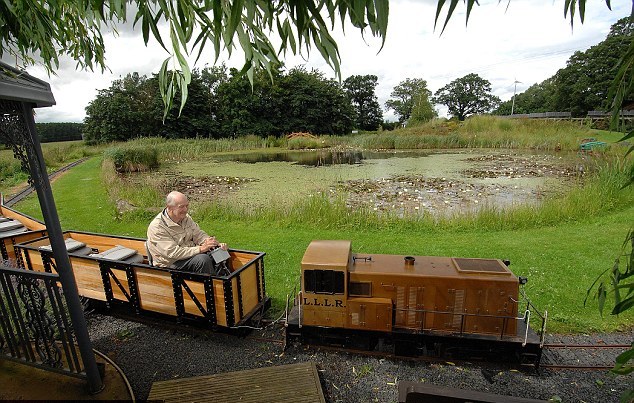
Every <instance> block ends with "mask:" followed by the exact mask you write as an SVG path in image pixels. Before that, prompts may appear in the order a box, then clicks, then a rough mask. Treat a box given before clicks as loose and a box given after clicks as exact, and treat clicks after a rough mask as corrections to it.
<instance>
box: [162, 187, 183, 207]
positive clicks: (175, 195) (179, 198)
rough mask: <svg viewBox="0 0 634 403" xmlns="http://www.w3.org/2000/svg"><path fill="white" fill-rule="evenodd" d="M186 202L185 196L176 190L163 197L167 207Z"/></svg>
mask: <svg viewBox="0 0 634 403" xmlns="http://www.w3.org/2000/svg"><path fill="white" fill-rule="evenodd" d="M186 203H187V196H185V195H184V194H182V193H181V192H179V191H176V190H174V191H171V192H169V194H168V195H167V197H165V205H166V206H167V207H176V206H178V205H179V204H181V205H182V204H186Z"/></svg>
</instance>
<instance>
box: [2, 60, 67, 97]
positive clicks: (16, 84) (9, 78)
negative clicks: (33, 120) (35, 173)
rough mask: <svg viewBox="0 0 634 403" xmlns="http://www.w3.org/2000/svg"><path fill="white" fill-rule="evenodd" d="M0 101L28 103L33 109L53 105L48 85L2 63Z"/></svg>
mask: <svg viewBox="0 0 634 403" xmlns="http://www.w3.org/2000/svg"><path fill="white" fill-rule="evenodd" d="M0 99H6V100H10V101H18V102H26V103H30V104H33V107H34V108H41V107H46V106H52V105H55V97H54V96H53V93H52V92H51V86H50V84H49V83H47V82H46V81H42V80H40V79H39V78H35V77H33V76H32V75H30V74H29V73H27V72H26V71H22V70H20V69H17V68H15V67H13V66H11V65H9V64H6V63H3V62H0Z"/></svg>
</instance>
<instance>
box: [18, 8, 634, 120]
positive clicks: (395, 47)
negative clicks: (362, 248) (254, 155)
mask: <svg viewBox="0 0 634 403" xmlns="http://www.w3.org/2000/svg"><path fill="white" fill-rule="evenodd" d="M536 3H539V4H536ZM617 3H618V4H617ZM628 3H629V4H628ZM480 4H481V5H480V6H476V7H474V9H473V11H472V13H471V16H470V20H469V24H468V25H467V26H466V25H465V13H464V12H465V8H464V5H462V3H461V5H460V6H459V7H458V9H456V12H455V15H454V16H453V17H452V19H451V21H450V22H449V24H448V25H447V28H446V30H445V32H444V33H443V34H442V35H440V30H441V27H442V22H443V21H441V24H440V26H439V27H438V28H437V29H436V30H435V31H434V16H435V9H436V0H424V1H415V0H393V1H391V2H390V21H389V27H388V34H387V38H386V41H385V46H384V48H383V49H382V50H381V52H380V53H378V54H377V52H378V51H379V49H380V45H381V44H380V41H379V40H377V39H376V38H374V37H372V36H371V35H370V34H369V33H367V34H366V36H365V39H364V38H362V37H361V35H360V33H359V32H358V30H356V29H354V27H352V26H347V27H346V33H345V35H344V34H343V33H342V32H341V31H342V30H341V29H340V28H339V27H336V29H335V32H334V34H333V35H334V37H335V39H336V40H337V42H338V44H339V49H340V53H341V59H342V60H341V72H342V78H344V79H345V78H346V77H348V76H350V75H353V74H361V75H363V74H375V75H376V76H377V77H378V78H379V84H378V86H377V96H378V98H379V103H380V104H381V106H383V105H384V103H385V101H386V100H387V99H388V98H389V96H390V93H391V91H392V89H393V88H394V86H396V85H397V84H398V83H400V82H401V81H403V80H405V79H406V78H423V79H425V80H427V82H428V87H429V89H430V90H431V91H436V90H438V89H439V88H440V87H442V86H444V85H446V84H447V83H449V82H450V81H452V80H454V79H456V78H459V77H462V76H464V75H466V74H469V73H477V74H479V75H480V76H481V77H483V78H485V79H487V80H489V81H490V82H491V84H492V88H493V92H494V94H495V95H497V96H499V97H500V98H501V99H502V100H508V99H510V98H511V97H512V95H513V87H514V84H513V83H514V81H515V80H518V81H520V82H521V83H518V84H517V92H521V91H524V90H525V89H527V88H528V87H529V86H531V85H533V84H535V83H538V82H541V81H543V80H545V79H546V78H548V77H550V76H552V75H553V74H555V73H556V72H557V70H558V69H560V68H563V67H565V63H566V60H567V59H568V58H569V57H570V56H571V55H572V53H574V52H575V51H583V50H586V49H587V48H589V47H590V46H592V45H595V44H597V43H599V42H600V41H602V40H603V39H605V36H606V35H607V33H608V32H609V29H610V26H611V25H612V24H613V23H614V22H616V21H617V20H618V19H619V18H622V17H624V16H627V15H629V12H630V9H629V7H631V3H630V2H628V1H618V2H617V1H612V11H610V10H609V9H608V8H607V7H606V6H605V3H604V2H602V1H594V2H587V7H586V18H585V22H584V23H583V24H581V23H580V21H579V20H578V18H577V19H576V20H575V24H574V29H572V28H571V27H570V20H569V18H568V19H565V18H564V15H563V1H541V2H537V1H534V0H511V1H510V3H508V7H507V2H498V0H485V1H480ZM441 18H442V17H441ZM137 31H138V30H137ZM120 32H121V35H120V36H118V37H116V38H115V37H113V36H111V35H106V34H104V38H105V43H106V49H107V53H106V58H107V64H108V66H109V68H110V70H111V71H109V72H106V73H103V74H102V73H101V72H94V73H93V72H81V71H76V70H75V63H74V62H72V61H69V60H64V61H62V68H60V70H59V71H58V72H57V75H56V76H52V77H50V78H48V79H47V76H46V73H45V72H44V70H43V69H42V68H41V67H34V68H30V69H28V71H29V73H30V74H32V75H34V76H36V77H40V78H43V79H45V80H47V81H49V82H50V83H51V87H52V90H53V94H54V95H55V98H56V100H57V105H55V106H54V107H51V108H44V109H41V110H39V111H38V114H37V118H36V119H37V120H38V121H40V122H47V121H58V122H61V121H81V120H82V119H83V118H84V116H85V110H84V109H85V107H86V106H87V104H88V103H89V102H90V101H91V100H92V99H94V97H95V95H96V94H97V91H98V90H99V89H104V88H107V87H109V86H110V84H111V82H112V80H115V79H117V78H120V77H123V76H125V74H127V73H130V72H135V71H136V72H139V73H140V74H147V75H150V74H151V73H155V72H157V71H158V69H159V67H160V65H161V63H162V61H163V60H164V59H165V58H166V57H167V56H168V55H167V53H166V52H165V51H164V50H163V49H162V48H161V46H160V45H159V44H158V43H156V41H154V40H153V39H151V40H150V43H149V44H148V47H145V45H144V44H143V40H142V38H141V34H140V32H137V33H136V35H135V34H134V33H133V32H132V31H131V29H130V26H129V24H128V25H126V27H125V29H121V30H120ZM212 51H213V49H212V47H209V48H208V49H207V52H208V53H211V52H212ZM239 53H240V52H239V51H238V52H234V55H233V57H232V58H231V59H230V60H228V59H227V58H226V55H223V56H222V57H221V59H220V60H219V61H220V62H222V61H225V62H226V63H227V65H228V66H234V67H240V66H241V64H242V59H241V58H240V57H239V56H240V55H239ZM205 63H209V64H212V63H213V58H212V57H211V56H209V54H207V55H206V56H205V57H203V58H202V59H201V61H199V63H198V66H203V65H204V64H205ZM285 63H286V66H287V67H288V68H291V67H293V66H296V65H299V64H304V65H306V67H308V68H317V69H319V70H321V71H322V72H324V74H325V75H326V76H334V73H333V72H332V69H331V68H330V67H329V66H328V65H327V64H326V63H325V62H324V61H323V60H322V59H321V57H320V55H319V52H318V51H317V50H316V49H313V51H312V53H311V54H310V57H308V58H307V59H304V58H302V57H299V56H288V57H286V58H285ZM385 117H386V118H388V119H394V115H393V114H392V113H391V111H389V112H386V114H385Z"/></svg>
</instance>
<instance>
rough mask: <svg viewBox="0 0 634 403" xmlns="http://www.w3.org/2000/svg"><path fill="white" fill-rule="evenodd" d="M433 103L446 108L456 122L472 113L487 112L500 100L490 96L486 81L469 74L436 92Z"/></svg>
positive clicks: (488, 83) (489, 88)
mask: <svg viewBox="0 0 634 403" xmlns="http://www.w3.org/2000/svg"><path fill="white" fill-rule="evenodd" d="M433 102H434V103H437V104H442V105H445V106H447V108H448V109H449V113H450V114H451V115H453V116H455V117H457V118H458V120H465V119H466V118H467V116H469V115H472V114H474V113H486V112H489V111H490V110H491V109H493V108H495V107H496V106H497V104H499V103H500V98H498V97H496V96H495V95H493V94H491V83H490V82H489V81H488V80H485V79H484V78H482V77H480V76H479V75H477V74H474V73H471V74H467V75H466V76H464V77H461V78H457V79H455V80H453V81H452V82H450V83H449V84H447V85H445V86H444V87H442V88H441V89H439V90H438V91H436V93H435V94H434V98H433Z"/></svg>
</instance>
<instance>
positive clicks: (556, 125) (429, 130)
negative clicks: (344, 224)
mask: <svg viewBox="0 0 634 403" xmlns="http://www.w3.org/2000/svg"><path fill="white" fill-rule="evenodd" d="M592 133H593V132H592V131H591V130H590V129H589V128H587V127H586V126H582V125H579V124H578V123H574V122H569V121H561V122H547V121H544V120H537V119H503V118H499V117H495V116H474V117H472V118H469V119H467V120H465V121H464V122H455V121H446V120H441V119H435V120H432V121H430V122H427V123H425V124H423V125H420V126H416V127H408V128H403V129H396V130H394V131H391V132H385V131H384V132H377V133H370V134H361V135H357V136H350V137H345V138H343V139H342V138H339V141H340V142H341V141H342V140H343V143H346V144H348V145H350V146H354V147H359V148H370V149H417V148H435V149H449V148H523V149H536V150H549V151H554V150H571V151H574V150H578V149H579V144H580V141H581V140H582V139H584V138H587V137H591V136H592Z"/></svg>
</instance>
